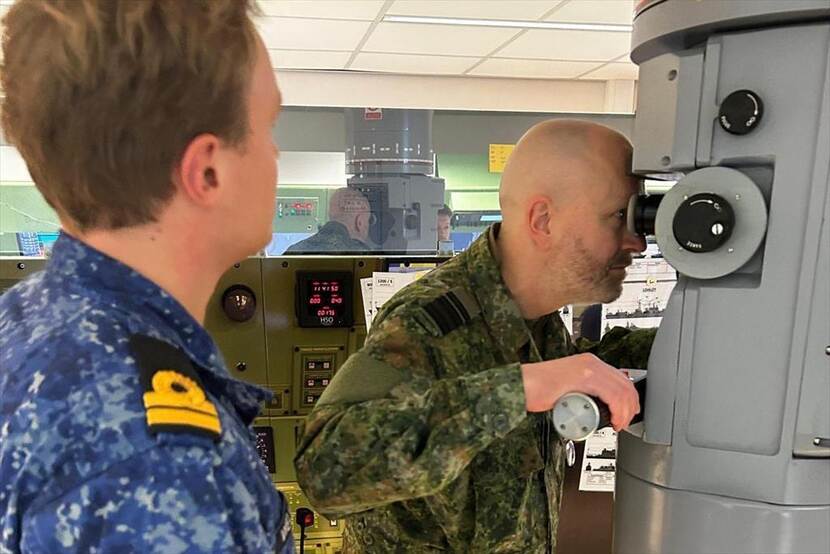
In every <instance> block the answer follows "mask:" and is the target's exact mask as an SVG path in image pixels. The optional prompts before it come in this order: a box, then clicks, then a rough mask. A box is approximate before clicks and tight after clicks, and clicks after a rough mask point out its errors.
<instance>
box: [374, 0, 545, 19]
mask: <svg viewBox="0 0 830 554" xmlns="http://www.w3.org/2000/svg"><path fill="white" fill-rule="evenodd" d="M560 3H561V0H510V2H505V1H503V0H478V1H475V2H474V1H470V0H463V1H459V0H396V2H395V3H394V4H392V7H391V8H389V10H388V11H387V12H386V13H387V15H424V16H432V17H469V18H476V19H538V18H540V17H542V16H543V15H544V14H545V13H547V12H548V11H549V10H551V9H553V8H554V7H555V6H558V5H559V4H560Z"/></svg>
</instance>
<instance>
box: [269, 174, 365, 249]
mask: <svg viewBox="0 0 830 554" xmlns="http://www.w3.org/2000/svg"><path fill="white" fill-rule="evenodd" d="M371 217H372V214H371V212H370V210H369V201H368V200H366V197H365V196H363V194H361V193H360V192H358V191H356V190H353V189H350V188H346V187H344V188H341V189H337V190H336V191H335V192H334V194H332V196H331V199H330V200H329V221H328V222H327V223H326V224H325V225H323V226H322V227H321V228H320V230H319V231H317V233H316V234H314V235H312V236H310V237H308V238H307V239H303V240H301V241H300V242H297V243H295V244H292V245H291V246H289V247H288V248H287V249H286V250H285V254H286V255H298V254H365V253H367V252H369V251H371V248H370V247H369V245H368V244H367V243H368V241H369V224H370V222H371Z"/></svg>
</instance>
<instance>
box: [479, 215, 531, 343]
mask: <svg viewBox="0 0 830 554" xmlns="http://www.w3.org/2000/svg"><path fill="white" fill-rule="evenodd" d="M498 232H499V224H498V223H496V224H495V225H493V226H491V227H490V228H489V229H487V232H485V233H482V235H481V236H480V237H479V238H478V239H476V241H475V242H473V244H471V245H470V247H469V248H468V249H467V252H466V254H467V270H468V272H469V275H470V279H471V281H472V283H473V284H474V286H473V294H475V296H476V299H477V300H478V303H479V305H480V306H481V311H482V315H483V317H484V320H485V322H486V324H487V326H488V327H489V328H490V329H491V330H492V335H493V338H494V339H495V340H496V341H497V342H498V344H499V346H500V348H501V349H502V351H503V352H504V354H505V356H508V357H511V358H512V357H515V356H516V353H517V352H518V351H519V350H520V349H521V348H522V347H523V346H524V345H525V344H527V342H528V341H529V340H530V334H529V333H528V329H527V325H526V324H525V320H524V319H523V318H522V313H521V312H520V311H519V306H518V305H517V304H516V302H515V301H514V300H513V297H512V295H511V294H510V291H509V290H508V289H507V285H505V283H504V279H502V276H501V268H500V265H499V262H498V259H497V256H496V249H495V241H496V237H497V236H498Z"/></svg>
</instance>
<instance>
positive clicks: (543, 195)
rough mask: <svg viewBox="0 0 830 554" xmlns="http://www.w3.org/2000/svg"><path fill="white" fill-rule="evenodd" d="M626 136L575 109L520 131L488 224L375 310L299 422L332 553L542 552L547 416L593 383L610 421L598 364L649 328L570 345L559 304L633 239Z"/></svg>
mask: <svg viewBox="0 0 830 554" xmlns="http://www.w3.org/2000/svg"><path fill="white" fill-rule="evenodd" d="M630 167H631V146H630V145H629V143H628V141H627V140H626V139H625V138H624V137H623V136H621V135H620V134H619V133H617V132H615V131H612V130H611V129H608V128H606V127H602V126H600V125H595V124H591V123H586V122H582V121H571V120H557V121H548V122H544V123H541V124H539V125H537V126H535V127H533V128H532V129H531V130H530V131H528V132H527V134H525V136H524V137H522V139H521V140H520V141H519V143H518V144H517V146H516V149H515V150H514V151H513V154H512V155H511V157H510V160H509V162H508V164H507V167H506V168H505V172H504V175H503V178H502V183H501V191H500V202H501V204H502V210H503V222H502V223H501V225H495V226H493V227H491V228H490V229H489V230H488V232H487V233H484V234H483V235H482V236H481V237H480V238H479V239H478V240H477V241H476V242H474V243H473V244H472V245H471V246H470V248H469V249H467V250H466V251H465V252H463V253H462V254H460V255H458V256H456V257H455V258H453V259H452V260H450V261H448V262H447V263H445V264H444V265H442V266H441V267H439V268H438V269H436V270H435V271H433V272H431V273H430V274H428V275H427V276H425V277H424V278H422V279H421V280H419V281H417V282H416V283H414V284H413V285H410V286H409V287H407V288H406V289H404V290H403V291H401V293H399V294H398V295H397V296H395V297H394V298H392V300H391V301H389V302H388V303H387V304H385V305H384V307H383V309H382V310H381V311H380V313H378V314H377V316H376V317H375V320H374V323H373V325H372V329H371V333H370V334H369V337H368V338H367V340H366V343H365V345H364V346H363V348H362V349H361V350H360V351H359V352H357V353H355V354H354V355H353V356H351V357H350V358H349V359H348V360H347V361H346V363H345V364H344V365H343V367H342V368H341V369H340V370H339V371H338V372H337V374H336V375H335V377H334V379H333V381H332V383H331V385H330V386H329V388H328V390H327V391H326V392H325V394H323V396H322V397H321V398H320V400H319V401H318V403H317V405H316V407H315V408H314V410H313V412H312V413H311V414H310V415H309V417H308V419H307V421H306V429H305V434H304V436H303V439H302V442H301V444H300V446H299V449H298V453H297V457H296V459H295V465H296V468H297V476H298V478H299V480H300V484H301V486H302V487H303V490H304V491H305V493H306V495H307V496H308V499H309V501H310V502H311V503H312V505H313V506H314V507H315V508H317V509H318V510H319V511H320V512H322V513H323V514H325V515H326V516H327V517H330V518H342V517H344V516H348V517H347V523H346V533H345V536H344V552H378V553H381V552H383V553H386V552H397V553H412V554H414V553H419V554H421V553H424V552H444V553H446V552H457V553H469V552H475V553H485V552H501V553H506V552H515V553H522V554H530V553H551V552H553V551H554V550H555V543H556V530H557V524H558V510H559V504H560V499H561V491H562V480H563V473H564V466H565V448H564V445H563V441H562V440H560V438H559V437H558V435H557V434H556V432H555V430H554V429H553V428H552V425H551V423H550V418H549V410H550V409H551V407H552V406H553V405H554V403H555V402H556V400H557V399H559V397H561V396H562V395H563V394H565V393H568V392H574V391H579V392H584V393H587V394H590V395H592V396H598V397H599V398H601V399H602V400H604V401H605V402H606V403H607V404H608V405H609V407H610V409H611V413H612V423H613V426H614V428H615V429H617V430H619V429H622V428H624V427H626V426H627V425H628V424H629V422H630V421H631V418H632V417H633V416H634V415H635V414H636V413H637V412H638V411H639V409H640V407H639V403H638V400H637V394H636V392H635V390H634V387H633V386H632V385H631V383H630V382H629V381H628V380H627V379H626V378H625V376H624V375H622V373H621V372H620V371H618V370H617V369H615V368H614V367H612V366H611V365H608V363H612V364H613V363H616V362H617V361H618V360H621V359H623V358H625V359H626V361H627V362H628V363H629V364H632V365H630V366H629V367H644V366H645V362H646V359H647V357H648V352H649V349H650V345H651V338H653V333H651V332H649V335H650V337H649V338H644V337H643V336H642V335H640V336H638V333H635V332H629V331H625V330H620V331H621V332H615V333H613V334H612V335H611V338H610V339H609V340H607V341H604V342H603V343H600V344H599V345H593V346H592V349H593V351H594V352H595V353H598V354H599V355H600V356H602V355H603V354H611V356H610V357H609V358H608V359H606V360H605V361H602V360H601V359H600V358H598V357H597V356H595V355H593V354H590V353H580V350H579V349H577V347H576V346H574V344H573V343H572V342H571V338H570V335H569V334H568V332H567V331H566V329H565V327H564V325H563V323H562V320H561V319H560V318H559V315H558V313H557V310H558V308H560V307H561V306H564V305H566V304H570V303H577V302H582V303H591V302H608V301H611V300H613V299H615V298H616V297H618V296H619V295H620V293H621V291H622V282H623V278H624V277H625V268H626V267H627V266H628V265H629V264H630V263H631V257H632V255H634V254H635V253H637V252H640V251H642V250H643V249H644V248H645V244H644V242H643V240H642V238H640V237H637V236H635V235H632V234H630V233H629V232H628V231H627V229H626V225H625V219H626V217H625V216H626V213H625V210H626V206H627V201H628V198H629V197H630V196H631V195H632V194H634V193H635V192H637V182H636V181H635V180H634V179H633V178H632V177H631V176H630V175H629V169H630Z"/></svg>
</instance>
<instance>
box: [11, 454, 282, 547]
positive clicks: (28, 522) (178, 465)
mask: <svg viewBox="0 0 830 554" xmlns="http://www.w3.org/2000/svg"><path fill="white" fill-rule="evenodd" d="M223 470H224V468H223V466H222V465H221V464H216V463H215V460H214V459H213V457H212V456H211V455H210V453H209V452H208V448H203V447H200V446H194V445H191V446H177V447H173V446H168V447H159V448H154V449H152V450H149V451H146V452H142V453H140V454H139V455H136V456H134V457H131V458H128V459H127V460H125V461H123V462H121V463H119V464H116V465H114V466H111V467H110V468H108V470H107V471H105V472H103V473H100V474H98V475H96V476H94V477H92V478H91V479H89V480H87V481H85V482H84V483H82V484H81V485H79V486H75V487H74V488H72V489H71V490H69V491H68V492H66V493H64V494H62V495H61V496H60V497H58V498H55V499H52V500H48V501H46V502H44V503H42V504H37V503H36V504H35V505H33V506H32V508H31V509H29V510H27V512H26V513H25V515H24V517H23V525H22V527H23V529H22V540H21V551H22V552H24V553H41V552H55V553H62V552H79V553H80V552H124V553H128V552H141V553H145V552H165V553H167V552H181V553H203V552H204V553H207V552H211V553H212V552H232V551H245V552H266V551H267V552H274V551H275V538H276V547H277V548H276V552H278V553H280V554H283V553H284V554H289V553H292V554H293V552H294V548H293V539H292V537H291V533H290V529H291V526H290V516H288V512H287V508H286V505H285V502H284V501H283V499H282V496H280V502H279V506H278V510H277V512H276V514H275V515H276V516H277V517H276V518H274V519H275V521H264V520H263V515H266V514H263V513H261V512H260V509H259V507H258V506H257V503H256V498H255V497H254V496H253V495H252V494H250V492H249V491H248V490H247V489H246V488H245V486H243V485H242V484H241V483H236V484H235V485H230V486H222V485H219V484H218V483H221V482H223V481H222V479H221V475H220V473H221V472H222V471H223ZM48 492H49V491H44V494H48ZM240 504H241V505H242V506H245V509H242V510H240V509H238V508H237V509H233V508H234V507H238V506H239V505H240ZM273 515H274V514H272V513H271V512H270V511H268V512H267V516H269V517H272V516H273ZM286 525H287V529H286Z"/></svg>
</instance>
